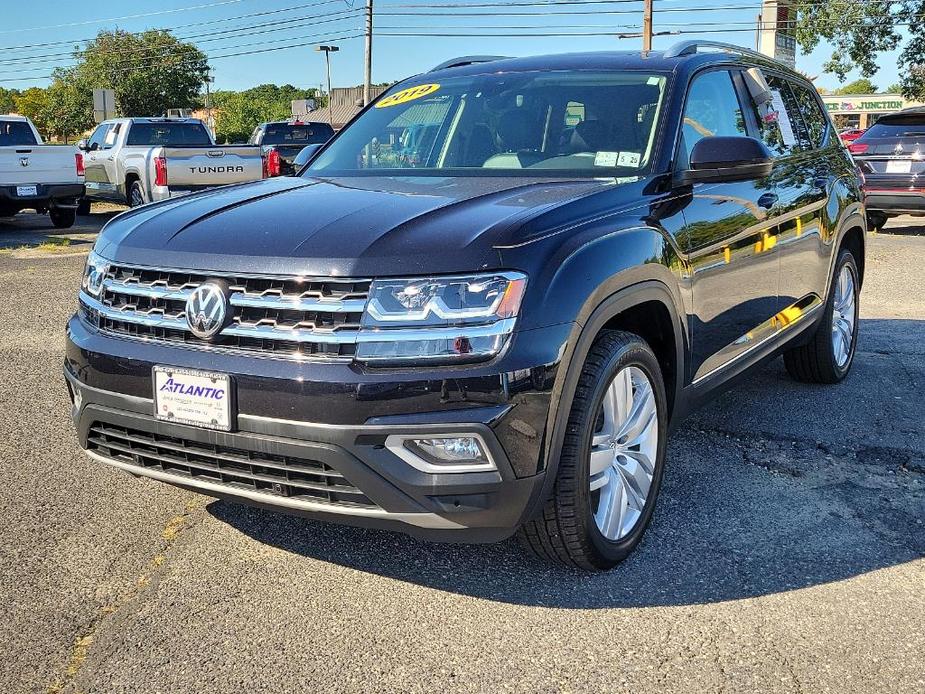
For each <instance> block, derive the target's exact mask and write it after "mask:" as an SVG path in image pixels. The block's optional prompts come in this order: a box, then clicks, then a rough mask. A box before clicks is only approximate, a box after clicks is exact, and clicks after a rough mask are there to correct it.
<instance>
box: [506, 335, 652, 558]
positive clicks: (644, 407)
mask: <svg viewBox="0 0 925 694" xmlns="http://www.w3.org/2000/svg"><path fill="white" fill-rule="evenodd" d="M667 429H668V422H667V399H666V397H665V386H664V382H663V380H662V373H661V369H660V367H659V364H658V360H657V359H656V357H655V354H653V352H652V350H651V349H650V348H649V346H648V345H647V344H646V343H645V341H643V340H642V339H641V338H640V337H638V336H637V335H634V334H632V333H627V332H619V331H605V332H603V333H601V335H600V336H598V338H597V339H596V340H595V342H594V344H593V345H592V347H591V350H590V352H589V353H588V357H587V359H586V361H585V364H584V367H583V368H582V372H581V376H580V377H579V380H578V385H577V386H576V388H575V398H574V400H573V402H572V408H571V410H570V412H569V418H568V423H567V425H566V433H565V439H564V441H563V444H562V450H561V454H560V456H559V467H558V470H557V471H556V480H555V486H554V488H553V493H552V496H551V498H550V499H549V500H548V501H547V502H546V505H545V507H544V508H543V512H542V515H541V516H540V517H538V518H536V519H534V520H531V521H529V522H528V523H527V524H525V525H524V527H523V528H522V529H521V531H520V536H521V539H522V541H523V542H524V543H525V544H526V545H527V546H528V547H529V548H530V549H532V550H533V551H534V552H535V553H536V554H538V555H539V556H541V557H543V558H544V559H547V560H550V561H552V562H556V563H559V564H564V565H566V566H569V567H577V568H582V569H586V570H590V571H595V570H601V569H610V568H612V567H613V566H615V565H616V564H618V563H619V562H620V561H622V560H623V559H625V558H626V556H627V555H629V553H630V552H632V551H633V549H634V548H635V547H636V545H637V544H639V542H640V540H641V539H642V535H643V533H644V532H645V529H646V526H648V524H649V520H650V519H651V517H652V511H653V509H654V507H655V500H656V498H657V496H658V490H659V488H660V486H661V481H662V474H663V469H664V461H665V448H666V441H667Z"/></svg>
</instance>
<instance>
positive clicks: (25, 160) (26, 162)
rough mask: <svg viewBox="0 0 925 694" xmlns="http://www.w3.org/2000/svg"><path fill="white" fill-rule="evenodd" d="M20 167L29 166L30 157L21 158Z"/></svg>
mask: <svg viewBox="0 0 925 694" xmlns="http://www.w3.org/2000/svg"><path fill="white" fill-rule="evenodd" d="M19 165H20V166H29V157H20V158H19Z"/></svg>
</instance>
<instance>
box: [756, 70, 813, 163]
mask: <svg viewBox="0 0 925 694" xmlns="http://www.w3.org/2000/svg"><path fill="white" fill-rule="evenodd" d="M765 78H766V79H767V82H768V87H770V89H771V97H772V98H771V101H770V102H769V103H768V104H765V105H763V106H761V107H756V108H755V115H756V117H757V119H758V130H759V137H760V138H761V139H762V140H763V141H764V143H765V144H766V145H767V146H768V149H769V150H771V152H772V153H773V154H775V155H777V156H779V157H782V156H786V155H788V154H794V153H795V152H802V151H804V150H806V149H811V148H812V138H811V137H810V133H809V130H808V129H807V127H806V124H805V123H804V122H803V117H802V116H801V115H800V107H799V105H798V103H797V100H796V97H795V96H794V95H793V92H792V91H791V90H790V86H789V84H788V82H787V80H785V79H782V78H780V77H777V76H776V75H765Z"/></svg>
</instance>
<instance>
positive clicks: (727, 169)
mask: <svg viewBox="0 0 925 694" xmlns="http://www.w3.org/2000/svg"><path fill="white" fill-rule="evenodd" d="M689 166H690V168H689V169H688V170H686V171H681V172H679V174H678V176H677V178H678V183H680V184H682V185H690V184H693V183H719V182H724V181H751V180H755V179H758V178H764V177H765V176H768V175H770V173H771V169H772V168H773V166H774V157H773V155H772V154H771V152H769V151H768V148H767V147H765V145H764V143H763V142H761V141H759V140H756V139H755V138H753V137H740V136H734V137H727V136H714V137H705V138H703V139H702V140H698V141H697V143H696V144H695V145H694V148H693V149H692V150H691V155H690V163H689Z"/></svg>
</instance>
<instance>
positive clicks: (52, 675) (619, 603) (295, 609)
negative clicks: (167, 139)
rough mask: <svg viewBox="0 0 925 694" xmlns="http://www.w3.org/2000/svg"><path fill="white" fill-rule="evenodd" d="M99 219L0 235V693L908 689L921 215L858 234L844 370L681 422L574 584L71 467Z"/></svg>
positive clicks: (731, 399) (466, 553)
mask: <svg viewBox="0 0 925 694" xmlns="http://www.w3.org/2000/svg"><path fill="white" fill-rule="evenodd" d="M106 216H107V215H106V214H97V215H94V216H93V217H92V218H88V219H87V220H85V221H86V222H87V223H86V224H85V225H84V226H83V227H82V228H80V229H75V230H74V232H73V233H74V235H75V240H74V241H72V242H70V243H69V245H68V247H67V248H65V249H62V248H57V249H50V250H49V249H47V248H43V247H42V238H43V237H45V236H47V235H48V233H49V231H48V229H47V228H46V226H47V227H50V225H48V224H47V221H46V220H40V219H36V218H34V217H33V218H31V219H30V218H29V217H26V216H23V217H21V218H17V219H16V221H15V222H14V224H12V225H7V226H6V227H2V226H0V246H2V247H5V248H6V249H8V250H6V251H3V252H0V297H2V301H0V360H2V364H3V367H2V369H0V412H2V413H3V414H2V415H0V466H2V468H0V469H2V480H3V484H2V485H0V521H2V523H0V540H2V541H0V577H2V579H0V635H2V640H3V645H4V648H3V653H4V654H3V657H2V667H0V691H3V692H41V691H69V692H123V691H125V692H134V691H150V692H154V691H159V692H192V691H210V692H213V693H220V692H239V691H243V690H250V691H309V692H311V691H384V692H385V691H388V692H394V691H419V692H434V691H478V692H484V691H500V690H515V691H542V692H547V691H627V692H629V691H633V692H638V691H646V690H656V689H658V690H664V691H679V692H681V691H683V692H692V691H710V692H712V691H762V692H765V691H783V692H791V691H792V692H804V691H805V692H854V691H858V692H860V691H877V692H913V691H918V692H921V691H925V558H923V557H925V220H900V221H899V222H893V223H891V225H890V228H889V229H888V233H881V234H876V235H872V236H871V237H869V245H868V271H867V280H866V284H865V286H864V291H863V294H862V297H861V337H860V343H859V351H858V354H857V359H856V362H855V365H854V369H853V372H852V374H851V376H850V377H849V378H848V379H847V380H846V381H845V382H844V383H842V384H840V385H838V386H835V387H816V386H807V385H802V384H797V383H794V382H792V381H790V380H789V379H788V378H787V376H786V374H785V372H784V368H783V365H782V363H781V361H780V360H777V361H775V362H773V363H771V364H770V365H768V366H767V367H766V368H764V369H763V370H762V371H761V372H759V373H758V374H756V375H754V376H752V377H751V378H750V379H749V380H747V381H745V382H744V383H743V384H741V385H740V386H739V387H738V388H737V389H736V390H734V391H730V392H729V393H727V394H725V395H723V396H722V397H721V398H720V399H719V400H717V401H716V402H714V403H713V404H711V405H710V406H708V407H707V408H706V409H704V410H702V411H701V412H699V413H698V414H696V415H695V416H693V417H692V418H691V419H690V420H688V421H687V422H686V423H685V424H684V425H683V426H682V427H681V429H680V430H679V431H678V432H676V434H675V435H674V436H673V438H672V440H671V450H670V453H669V456H670V457H669V466H668V469H667V473H666V478H665V485H664V488H663V491H662V496H661V498H660V501H659V507H658V509H657V512H656V514H655V518H654V522H653V525H652V526H651V528H650V530H649V533H648V535H647V537H646V539H645V541H644V542H643V543H642V545H641V547H640V548H639V550H638V551H637V552H636V553H635V554H634V555H633V556H632V558H631V559H630V560H628V561H627V562H625V563H624V564H623V565H621V566H620V567H619V568H618V569H617V570H615V571H613V572H611V573H608V574H602V575H585V574H581V573H572V572H567V571H563V570H559V569H555V568H550V567H547V566H545V565H543V564H542V563H539V562H538V561H537V560H534V559H533V558H532V557H531V556H529V555H528V554H526V553H525V552H524V551H522V550H521V549H520V548H519V546H518V545H517V544H516V543H515V542H513V541H511V542H507V543H503V544H500V545H494V546H448V545H435V544H426V543H423V542H420V541H417V540H413V539H410V538H408V537H405V536H402V535H397V534H389V533H385V532H379V531H372V530H357V529H352V528H346V527H338V526H331V525H324V524H321V523H316V522H309V521H304V520H299V519H294V518H289V517H285V516H281V515H277V514H274V513H270V512H265V511H260V510H254V509H250V508H246V507H242V506H238V505H234V504H231V503H228V502H222V501H215V500H212V499H209V498H207V497H203V496H199V495H196V494H193V493H189V492H185V491H181V490H177V489H173V488H170V487H167V486H165V485H161V484H158V483H155V482H148V481H140V480H136V479H133V478H131V477H129V476H128V475H125V474H122V473H119V472H116V471H114V470H111V469H108V468H106V467H104V466H102V465H100V464H98V463H95V462H93V461H91V460H89V459H87V458H86V457H85V456H84V455H83V454H82V453H81V452H80V450H79V449H78V447H77V444H76V441H75V437H74V435H73V433H72V431H71V425H70V421H69V419H68V408H69V405H68V401H67V397H66V392H65V388H64V385H63V381H62V377H61V362H62V354H63V337H64V336H63V325H64V322H65V320H66V318H67V316H68V315H69V314H70V312H71V311H72V309H73V306H74V301H75V298H74V292H75V290H76V287H77V285H78V281H79V275H80V271H81V268H82V264H83V256H82V254H79V252H80V251H81V250H84V251H85V250H86V246H87V245H88V244H87V243H84V242H83V241H81V238H83V237H82V236H80V235H84V236H86V238H92V233H93V231H94V229H95V228H98V226H99V224H100V223H101V222H102V221H103V220H104V219H105V218H106ZM43 225H44V226H43ZM80 246H83V248H82V249H81V248H80Z"/></svg>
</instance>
